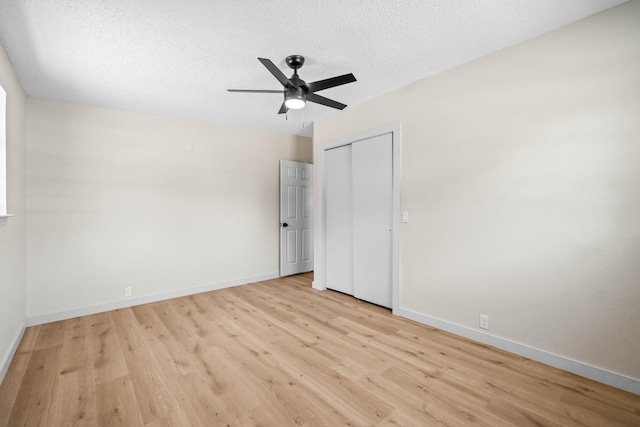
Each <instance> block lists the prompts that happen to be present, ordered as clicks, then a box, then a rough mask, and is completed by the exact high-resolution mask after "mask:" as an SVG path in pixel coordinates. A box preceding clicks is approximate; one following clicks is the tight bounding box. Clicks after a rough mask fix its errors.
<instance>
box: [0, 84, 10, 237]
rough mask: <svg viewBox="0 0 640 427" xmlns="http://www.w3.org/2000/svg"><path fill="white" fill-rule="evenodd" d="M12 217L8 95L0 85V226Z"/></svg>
mask: <svg viewBox="0 0 640 427" xmlns="http://www.w3.org/2000/svg"><path fill="white" fill-rule="evenodd" d="M12 216H13V215H11V214H8V213H7V93H6V92H5V91H4V88H3V87H2V86H1V85H0V226H2V225H5V224H6V223H7V219H8V218H11V217H12Z"/></svg>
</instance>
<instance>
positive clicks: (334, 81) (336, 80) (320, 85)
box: [307, 73, 356, 92]
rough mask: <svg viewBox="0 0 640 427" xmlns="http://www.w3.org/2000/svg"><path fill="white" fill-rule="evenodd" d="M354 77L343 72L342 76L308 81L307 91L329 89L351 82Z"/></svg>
mask: <svg viewBox="0 0 640 427" xmlns="http://www.w3.org/2000/svg"><path fill="white" fill-rule="evenodd" d="M355 81H356V78H355V76H354V75H353V74H351V73H349V74H345V75H342V76H337V77H331V78H330V79H324V80H318V81H317V82H312V83H308V84H307V86H308V87H309V92H318V91H319V90H324V89H329V88H330V87H336V86H340V85H344V84H347V83H353V82H355Z"/></svg>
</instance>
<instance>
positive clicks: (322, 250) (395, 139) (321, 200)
mask: <svg viewBox="0 0 640 427" xmlns="http://www.w3.org/2000/svg"><path fill="white" fill-rule="evenodd" d="M400 131H401V126H400V123H399V122H398V123H391V124H388V125H385V126H382V127H379V128H375V129H370V130H367V131H363V132H358V133H355V134H352V135H348V136H345V137H341V138H337V139H334V140H331V141H326V142H322V143H320V144H318V145H317V146H316V149H315V166H316V180H315V184H314V188H315V191H316V211H315V212H316V216H315V227H316V238H315V245H316V246H315V251H314V252H315V263H314V264H315V267H314V281H313V288H314V289H318V290H325V289H327V284H326V241H325V235H326V216H325V214H326V212H325V205H326V191H325V188H326V187H325V179H326V175H325V167H326V165H325V161H326V160H325V152H326V151H327V150H330V149H332V148H336V147H341V146H343V145H349V144H353V143H355V142H360V141H363V140H367V139H370V138H374V137H376V136H380V135H385V134H388V133H390V134H391V141H392V165H393V178H392V179H393V185H392V188H393V190H392V191H393V193H392V214H391V219H392V223H391V307H392V310H393V311H394V312H395V311H396V310H398V309H399V308H400V165H401V158H400V155H401V151H400V146H401V132H400Z"/></svg>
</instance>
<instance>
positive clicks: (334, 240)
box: [325, 145, 353, 295]
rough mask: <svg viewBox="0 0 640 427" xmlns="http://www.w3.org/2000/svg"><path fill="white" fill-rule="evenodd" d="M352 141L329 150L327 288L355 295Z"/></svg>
mask: <svg viewBox="0 0 640 427" xmlns="http://www.w3.org/2000/svg"><path fill="white" fill-rule="evenodd" d="M351 161H352V159H351V145H345V146H342V147H337V148H332V149H330V150H327V151H326V152H325V171H326V172H325V177H326V178H325V195H326V196H325V197H326V198H325V222H326V226H325V230H326V234H325V245H326V254H325V265H326V273H325V274H326V279H325V280H326V284H327V288H329V289H333V290H336V291H340V292H344V293H346V294H349V295H353V215H352V179H351Z"/></svg>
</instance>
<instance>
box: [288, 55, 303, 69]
mask: <svg viewBox="0 0 640 427" xmlns="http://www.w3.org/2000/svg"><path fill="white" fill-rule="evenodd" d="M285 61H286V62H287V65H288V66H289V68H292V69H294V70H297V69H298V68H302V66H303V65H304V56H302V55H290V56H287V59H286V60H285Z"/></svg>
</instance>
